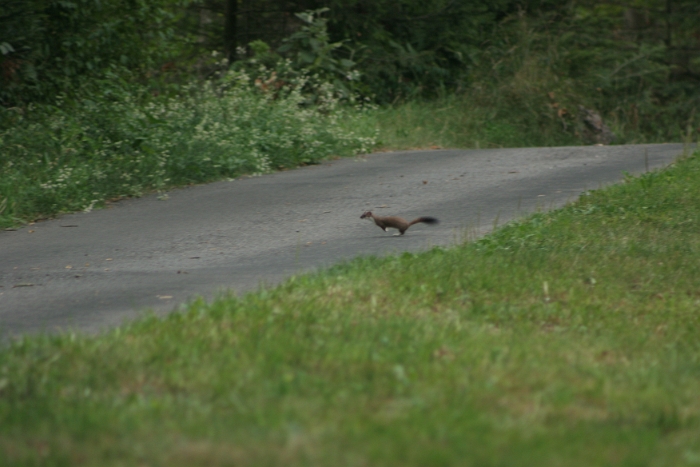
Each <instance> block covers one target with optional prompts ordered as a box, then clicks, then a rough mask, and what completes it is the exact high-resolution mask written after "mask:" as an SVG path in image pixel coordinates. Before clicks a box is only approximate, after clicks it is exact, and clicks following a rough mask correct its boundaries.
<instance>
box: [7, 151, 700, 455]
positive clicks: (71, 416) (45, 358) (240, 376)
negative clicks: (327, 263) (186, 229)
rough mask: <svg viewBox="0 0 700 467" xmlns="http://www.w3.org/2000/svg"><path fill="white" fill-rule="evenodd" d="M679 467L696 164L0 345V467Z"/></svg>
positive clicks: (697, 215)
mask: <svg viewBox="0 0 700 467" xmlns="http://www.w3.org/2000/svg"><path fill="white" fill-rule="evenodd" d="M698 464H700V153H696V154H695V155H693V156H690V157H687V158H685V159H683V160H681V161H679V162H678V163H677V164H675V165H674V166H672V167H671V168H669V169H667V170H664V171H659V172H651V173H647V174H645V175H643V176H641V177H639V178H628V179H627V180H626V182H625V183H623V184H620V185H617V186H614V187H610V188H606V189H603V190H598V191H595V192H591V193H587V194H585V195H584V196H582V197H581V199H580V200H579V201H577V202H576V203H574V204H572V205H570V206H567V207H566V208H564V209H561V210H558V211H555V212H551V213H540V214H536V215H533V216H530V217H528V218H525V219H523V220H522V221H520V222H517V223H513V224H510V225H508V226H505V227H504V228H501V229H499V230H498V231H496V232H495V233H493V234H491V235H489V236H487V237H485V238H482V239H478V240H475V241H470V242H466V243H465V244H463V245H459V246H456V247H454V248H451V249H444V248H434V249H432V250H430V251H427V252H424V253H421V254H408V253H406V254H403V255H400V256H394V257H387V258H360V259H357V260H354V261H351V262H348V263H346V264H341V265H338V266H336V267H334V268H331V269H330V270H326V271H323V272H320V273H317V274H312V275H306V276H299V277H294V278H292V279H290V280H289V281H287V282H286V283H285V284H283V285H281V286H279V287H276V288H271V289H265V290H261V291H259V292H256V293H252V294H248V295H245V296H243V297H233V296H231V297H222V298H220V299H218V300H216V301H214V302H212V303H205V302H195V303H191V304H189V305H188V306H187V309H186V311H183V312H181V313H176V314H172V315H170V316H169V317H167V318H165V319H157V318H145V319H142V320H140V321H138V322H135V323H131V324H128V325H125V326H123V327H121V328H118V329H114V330H111V331H109V332H106V333H103V334H100V335H97V336H84V335H79V334H63V335H59V336H31V337H26V338H24V339H22V340H18V341H16V342H14V343H12V344H10V345H7V346H5V347H4V348H3V349H2V351H0V465H12V466H24V465H27V466H30V465H31V466H34V465H42V466H44V465H46V466H54V465H55V466H64V465H65V466H168V467H170V466H200V465H201V466H267V465H269V466H273V465H274V466H401V467H406V466H416V467H418V466H420V467H424V466H453V465H455V466H457V465H459V466H606V465H610V466H645V465H649V466H670V465H674V466H675V465H698Z"/></svg>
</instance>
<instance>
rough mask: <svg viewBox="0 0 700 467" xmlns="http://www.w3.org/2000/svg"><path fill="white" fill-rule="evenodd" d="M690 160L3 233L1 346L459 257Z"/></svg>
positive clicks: (436, 156) (648, 154)
mask: <svg viewBox="0 0 700 467" xmlns="http://www.w3.org/2000/svg"><path fill="white" fill-rule="evenodd" d="M682 153H683V146H682V145H680V144H663V145H643V146H641V145H640V146H587V147H565V148H546V149H542V148H530V149H490V150H439V151H410V152H394V153H383V154H373V155H368V156H362V157H359V158H355V159H343V160H337V161H331V162H327V163H324V164H320V165H317V166H311V167H306V168H302V169H298V170H291V171H286V172H280V173H275V174H270V175H265V176H262V177H253V178H244V179H238V180H233V181H225V182H218V183H212V184H210V185H203V186H196V187H190V188H184V189H177V190H173V191H171V192H170V193H169V196H168V199H165V200H163V199H158V197H157V196H155V195H153V196H146V197H143V198H140V199H134V200H127V201H123V202H119V203H116V204H114V205H112V206H111V207H110V208H108V209H102V210H97V211H93V212H90V213H77V214H71V215H64V216H62V217H60V218H58V219H54V220H50V221H45V222H39V223H36V224H33V225H28V226H25V227H23V228H21V229H18V230H16V231H2V232H0V336H1V337H2V338H3V339H6V338H8V337H9V336H16V335H18V334H24V333H34V332H43V331H46V332H54V331H57V330H70V329H77V330H82V331H88V332H92V331H96V330H98V329H100V328H104V327H106V326H113V325H117V324H120V323H122V322H124V321H125V320H128V319H133V318H134V317H136V316H138V315H139V314H140V313H143V312H144V310H145V309H151V310H153V311H154V312H156V313H159V314H160V313H166V312H169V311H172V310H173V309H175V308H176V307H177V306H178V305H179V304H181V303H183V302H186V301H187V300H189V299H191V298H193V297H195V296H197V295H201V296H204V297H206V298H212V297H214V296H215V295H216V294H217V293H218V292H220V291H222V290H224V289H233V290H235V291H236V292H243V291H248V290H252V289H255V288H257V287H258V286H259V285H260V284H274V283H277V282H279V281H281V280H283V279H284V278H286V277H289V276H290V275H293V274H297V273H300V272H303V271H308V270H311V269H314V268H318V267H323V266H326V265H330V264H332V263H336V262H338V261H340V260H342V259H347V258H352V257H355V256H358V255H373V254H388V253H393V252H400V251H405V250H410V251H416V250H421V249H426V248H430V247H431V246H434V245H449V244H452V243H455V242H458V241H460V240H461V239H463V238H465V236H469V235H471V236H473V235H475V234H479V235H480V234H483V233H485V232H487V231H488V230H490V229H491V228H492V227H493V226H494V225H495V224H496V223H498V224H502V223H504V222H507V221H508V220H511V219H514V218H517V217H519V216H522V215H524V214H526V213H528V212H532V211H534V210H536V209H550V208H554V207H558V206H561V205H563V204H565V203H566V202H567V201H571V200H574V199H575V198H577V197H578V196H579V195H580V194H581V193H582V192H584V191H586V190H589V189H595V188H599V187H601V186H604V185H606V184H610V183H613V182H616V181H619V180H620V179H621V178H622V177H623V176H624V172H629V173H640V172H644V171H645V170H650V169H653V168H657V167H661V166H665V165H668V164H670V163H672V162H673V161H674V160H675V159H676V158H677V157H678V156H679V155H681V154H682ZM161 198H162V197H161ZM366 210H372V211H374V212H375V213H377V214H380V215H399V216H402V217H405V218H407V219H412V218H414V217H417V216H434V217H437V218H439V219H440V221H441V222H440V224H439V225H437V226H428V225H425V224H418V225H414V226H413V227H411V228H410V229H409V230H408V232H407V233H406V235H405V236H403V237H395V236H393V235H392V234H393V232H395V231H391V230H390V233H384V232H383V231H381V230H380V229H379V228H378V227H376V226H375V225H374V224H371V223H370V222H368V221H366V220H360V215H361V214H362V212H363V211H366Z"/></svg>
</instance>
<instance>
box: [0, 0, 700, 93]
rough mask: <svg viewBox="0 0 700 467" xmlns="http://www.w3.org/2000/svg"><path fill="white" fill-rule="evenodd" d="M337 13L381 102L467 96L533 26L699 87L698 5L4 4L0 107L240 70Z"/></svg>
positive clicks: (350, 53)
mask: <svg viewBox="0 0 700 467" xmlns="http://www.w3.org/2000/svg"><path fill="white" fill-rule="evenodd" d="M324 7H325V8H328V9H329V10H328V12H327V13H325V16H324V17H325V18H327V20H328V23H327V27H328V34H329V37H330V40H331V41H332V42H342V44H343V46H342V47H339V48H337V49H335V50H334V53H335V54H337V55H338V56H339V58H351V59H352V61H353V63H355V64H356V67H357V69H358V70H359V71H360V72H361V73H362V76H363V78H362V80H363V83H364V88H363V89H364V91H365V92H366V93H367V94H369V95H371V96H373V97H374V98H375V99H376V100H378V101H379V102H390V101H393V100H395V99H400V98H410V97H412V96H430V95H435V94H437V93H444V92H459V91H460V90H462V89H464V88H465V87H466V86H468V85H469V84H470V83H471V82H472V81H473V80H474V79H476V78H475V77H476V76H477V75H478V73H476V72H477V70H479V69H480V67H481V68H483V67H484V64H485V63H486V62H487V61H488V60H492V61H493V60H494V59H495V60H498V59H497V57H498V55H499V54H501V55H502V56H503V57H505V56H507V54H508V50H509V47H512V46H513V42H512V41H513V37H514V31H515V30H516V29H517V27H518V25H517V21H514V20H513V19H514V18H523V17H526V18H528V21H529V23H528V24H529V25H530V27H531V28H532V30H533V31H534V32H535V33H537V34H541V33H544V32H546V33H547V34H549V35H550V36H551V37H558V36H566V41H567V42H566V47H568V48H569V49H570V52H572V54H571V56H569V58H568V60H572V59H575V60H574V62H572V63H570V67H569V68H570V69H569V70H563V69H562V73H564V72H566V73H580V72H581V70H584V71H586V70H587V73H588V72H593V71H595V70H593V69H594V68H596V67H604V68H607V69H608V73H607V75H611V76H609V78H610V79H612V80H614V81H615V80H616V81H618V82H619V81H620V80H622V79H627V80H628V81H629V80H632V81H629V82H628V84H630V83H632V82H634V83H635V85H639V83H640V82H645V81H644V80H643V78H645V77H646V78H653V80H656V81H659V80H661V81H663V82H664V83H665V84H667V85H668V89H667V90H666V91H663V90H657V91H656V92H657V94H659V93H661V94H663V92H670V93H673V92H676V91H677V89H678V86H680V87H688V88H690V87H691V86H695V87H697V86H698V83H699V80H700V58H699V57H700V2H698V1H697V0H619V1H618V0H600V1H596V0H571V1H568V2H562V1H560V0H556V1H555V0H471V1H469V2H466V1H461V0H392V1H389V0H72V1H69V0H2V1H1V2H0V100H1V102H2V103H3V104H4V105H5V106H11V105H19V104H22V103H28V102H32V101H47V100H48V101H52V100H53V99H55V97H56V96H57V95H60V94H65V95H71V94H74V93H80V92H84V91H85V89H86V88H90V87H94V86H98V87H100V86H101V87H106V88H109V86H110V85H111V84H112V85H113V84H115V83H118V82H119V81H120V80H127V81H129V80H133V81H148V80H159V79H160V80H161V81H163V80H165V81H168V80H169V81H170V82H178V81H180V82H181V81H183V80H185V81H186V80H188V79H192V78H195V77H200V78H201V77H206V76H208V75H207V73H208V70H209V69H211V67H212V66H213V65H212V62H213V61H214V58H213V53H214V52H218V53H219V54H220V55H219V57H226V58H228V59H229V62H235V61H240V60H245V59H247V58H250V57H251V55H252V53H253V52H252V50H251V48H250V47H249V46H248V45H249V44H250V43H251V42H253V41H264V42H265V43H267V44H269V45H270V46H271V49H272V50H273V51H274V50H277V49H278V48H279V47H280V46H281V45H282V44H283V40H284V38H286V37H289V36H290V35H292V34H293V33H295V32H296V31H298V29H299V28H300V27H301V26H302V22H301V21H300V20H299V18H298V17H297V16H296V14H297V13H299V12H303V11H306V10H315V9H319V8H324ZM533 37H534V36H533ZM573 52H577V53H575V54H574V53H573ZM641 64H644V67H641V68H640V65H641ZM482 71H483V70H482ZM612 72H614V73H612ZM611 73H612V74H611ZM599 74H600V73H599ZM635 74H636V75H635ZM602 75H606V74H605V73H602ZM662 75H663V76H662ZM164 77H167V79H166V78H164ZM640 79H641V80H642V81H640ZM603 84H605V83H603ZM657 84H658V83H657ZM661 94H659V96H661ZM661 97H663V96H661Z"/></svg>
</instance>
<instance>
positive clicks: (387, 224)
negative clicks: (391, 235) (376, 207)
mask: <svg viewBox="0 0 700 467" xmlns="http://www.w3.org/2000/svg"><path fill="white" fill-rule="evenodd" d="M360 219H371V220H373V221H374V223H375V224H377V226H378V227H379V228H380V229H382V230H383V231H384V232H386V231H387V230H386V229H396V230H398V231H399V233H398V234H397V235H403V234H404V233H405V232H406V230H408V228H409V227H410V226H412V225H413V224H418V223H423V224H430V225H434V224H437V223H439V221H438V220H437V219H435V218H434V217H429V216H423V217H418V218H416V219H413V220H412V221H411V222H408V221H407V220H406V219H403V218H401V217H398V216H375V215H374V214H372V211H367V212H365V213H364V214H362V215H361V216H360Z"/></svg>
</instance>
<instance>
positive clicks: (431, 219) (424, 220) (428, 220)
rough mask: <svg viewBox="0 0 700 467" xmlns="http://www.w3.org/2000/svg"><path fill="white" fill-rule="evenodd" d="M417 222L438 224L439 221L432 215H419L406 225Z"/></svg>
mask: <svg viewBox="0 0 700 467" xmlns="http://www.w3.org/2000/svg"><path fill="white" fill-rule="evenodd" d="M418 223H423V224H430V225H435V224H439V223H440V221H439V220H437V219H436V218H434V217H430V216H424V217H419V218H418V219H414V220H412V221H411V222H410V223H409V224H408V225H409V226H410V225H413V224H418Z"/></svg>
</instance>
